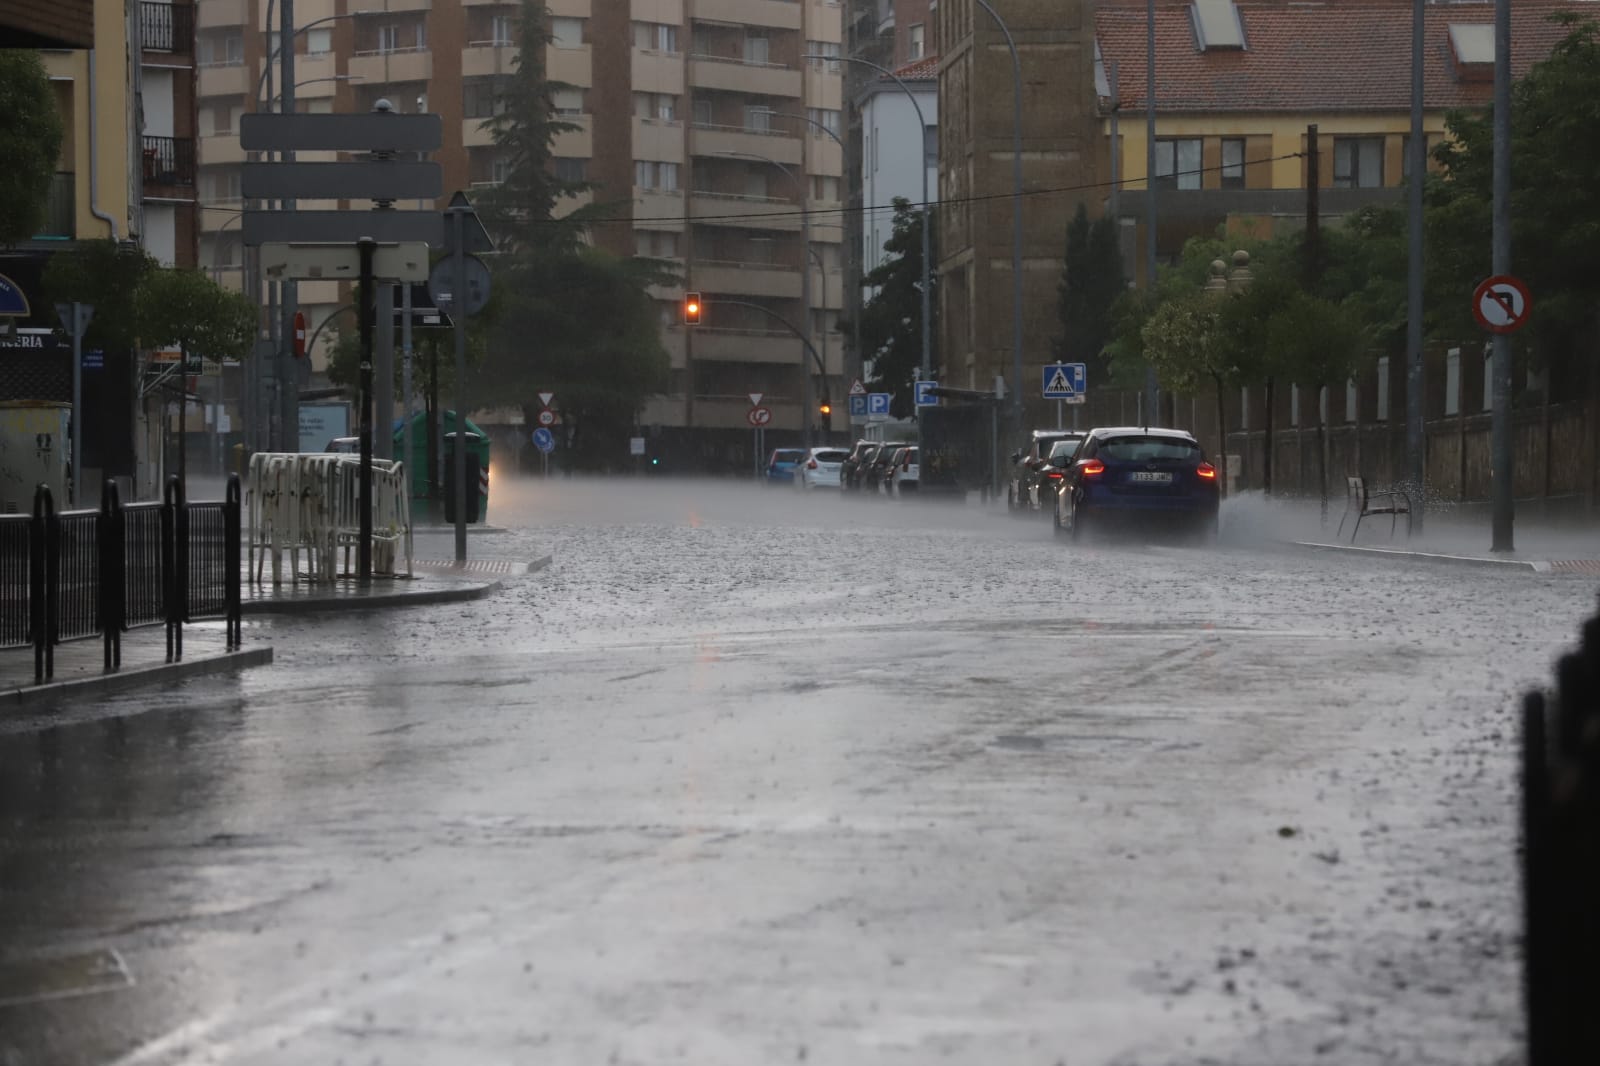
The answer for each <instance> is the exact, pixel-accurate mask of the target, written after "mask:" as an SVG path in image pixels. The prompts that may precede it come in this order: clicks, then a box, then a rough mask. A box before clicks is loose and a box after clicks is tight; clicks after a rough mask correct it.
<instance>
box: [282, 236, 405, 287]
mask: <svg viewBox="0 0 1600 1066" xmlns="http://www.w3.org/2000/svg"><path fill="white" fill-rule="evenodd" d="M261 271H262V273H263V274H264V275H266V277H267V278H268V280H271V281H278V280H280V279H283V278H322V279H332V280H349V281H355V280H356V279H357V278H359V277H361V251H360V249H359V248H357V247H356V246H355V245H353V244H283V243H281V242H276V241H275V242H273V243H270V244H263V245H262V246H261ZM372 276H373V277H375V278H381V279H383V280H384V281H427V280H428V246H427V245H426V244H422V243H420V242H417V241H410V242H407V243H405V244H380V245H379V246H378V247H377V248H374V249H373V251H372Z"/></svg>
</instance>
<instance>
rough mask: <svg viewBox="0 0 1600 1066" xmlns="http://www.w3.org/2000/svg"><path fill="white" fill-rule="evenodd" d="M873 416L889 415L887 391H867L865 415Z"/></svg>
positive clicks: (885, 416)
mask: <svg viewBox="0 0 1600 1066" xmlns="http://www.w3.org/2000/svg"><path fill="white" fill-rule="evenodd" d="M873 416H880V417H884V418H887V417H888V416H889V394H888V393H887V392H869V393H867V417H868V418H872V417H873Z"/></svg>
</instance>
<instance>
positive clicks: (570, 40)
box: [550, 17, 583, 48]
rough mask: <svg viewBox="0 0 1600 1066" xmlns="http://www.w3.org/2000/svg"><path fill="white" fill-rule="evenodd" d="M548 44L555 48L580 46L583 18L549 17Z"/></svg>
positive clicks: (581, 43)
mask: <svg viewBox="0 0 1600 1066" xmlns="http://www.w3.org/2000/svg"><path fill="white" fill-rule="evenodd" d="M550 44H551V46H552V47H555V48H581V47H582V46H583V19H575V18H561V17H557V18H553V19H551V20H550Z"/></svg>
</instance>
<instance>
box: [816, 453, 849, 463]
mask: <svg viewBox="0 0 1600 1066" xmlns="http://www.w3.org/2000/svg"><path fill="white" fill-rule="evenodd" d="M847 454H848V453H846V452H818V453H817V454H816V455H814V456H812V458H813V459H815V460H816V461H817V462H819V463H842V462H844V461H845V457H846V455H847Z"/></svg>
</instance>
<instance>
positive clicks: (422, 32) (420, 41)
mask: <svg viewBox="0 0 1600 1066" xmlns="http://www.w3.org/2000/svg"><path fill="white" fill-rule="evenodd" d="M416 45H417V51H419V52H420V51H422V50H423V49H425V48H427V47H428V24H427V23H426V22H423V21H421V20H420V19H419V20H418V21H417V37H416Z"/></svg>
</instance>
